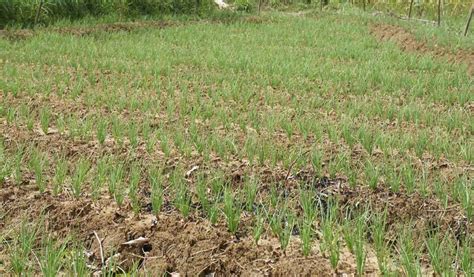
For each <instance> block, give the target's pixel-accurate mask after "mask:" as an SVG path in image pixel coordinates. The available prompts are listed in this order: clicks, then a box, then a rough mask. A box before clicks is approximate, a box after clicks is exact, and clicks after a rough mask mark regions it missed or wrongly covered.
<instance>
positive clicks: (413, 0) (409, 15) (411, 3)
mask: <svg viewBox="0 0 474 277" xmlns="http://www.w3.org/2000/svg"><path fill="white" fill-rule="evenodd" d="M413 2H415V0H411V2H410V10H409V11H408V18H411V11H412V10H413Z"/></svg>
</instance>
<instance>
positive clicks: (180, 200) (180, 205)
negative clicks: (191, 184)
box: [171, 170, 191, 217]
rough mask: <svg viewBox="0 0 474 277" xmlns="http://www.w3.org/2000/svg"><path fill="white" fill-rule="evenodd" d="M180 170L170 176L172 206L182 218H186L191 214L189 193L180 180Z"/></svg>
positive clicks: (185, 185) (183, 182) (181, 179)
mask: <svg viewBox="0 0 474 277" xmlns="http://www.w3.org/2000/svg"><path fill="white" fill-rule="evenodd" d="M182 176H183V174H182V172H181V170H175V171H174V172H173V175H172V179H171V182H172V187H173V189H174V194H175V198H174V204H175V206H176V208H177V209H178V210H179V211H180V212H181V214H182V215H183V216H184V217H188V216H189V213H190V212H191V193H190V192H189V189H188V186H187V184H186V183H185V181H184V180H183V178H182Z"/></svg>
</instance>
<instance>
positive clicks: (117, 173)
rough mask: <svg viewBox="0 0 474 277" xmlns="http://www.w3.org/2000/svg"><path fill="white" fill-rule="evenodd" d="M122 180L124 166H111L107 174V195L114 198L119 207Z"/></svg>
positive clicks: (120, 203) (121, 194) (122, 195)
mask: <svg viewBox="0 0 474 277" xmlns="http://www.w3.org/2000/svg"><path fill="white" fill-rule="evenodd" d="M123 178H124V166H123V164H122V163H116V164H113V165H112V166H111V167H110V172H109V193H110V194H111V195H112V196H113V197H114V199H115V201H116V202H117V204H118V205H119V206H121V205H122V203H123V200H124V199H123V198H124V193H123Z"/></svg>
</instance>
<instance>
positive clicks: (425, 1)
mask: <svg viewBox="0 0 474 277" xmlns="http://www.w3.org/2000/svg"><path fill="white" fill-rule="evenodd" d="M364 1H365V2H366V3H365V4H366V7H367V8H368V9H375V10H383V11H394V12H397V13H401V14H407V13H408V9H409V6H410V1H409V0H330V1H329V2H328V3H329V5H331V6H338V5H341V4H347V3H351V4H354V5H357V6H361V7H362V6H363V5H364ZM226 2H228V3H230V4H233V5H234V7H235V9H236V10H238V11H246V12H252V11H256V10H257V9H258V6H259V4H261V5H262V6H264V7H265V8H268V7H271V8H283V7H292V8H295V7H305V8H306V7H308V6H311V5H313V6H319V5H320V1H319V0H262V1H261V2H260V0H228V1H226ZM442 2H443V15H445V16H459V15H461V16H464V15H465V14H466V13H467V11H468V9H469V7H470V5H471V4H472V3H470V2H469V1H468V0H443V1H442ZM41 3H42V4H41ZM437 4H438V1H437V0H415V1H414V5H413V15H414V16H418V17H423V18H432V19H434V18H435V17H436V14H437ZM39 8H40V9H39ZM215 8H216V5H215V4H214V3H213V0H117V1H111V0H1V1H0V28H4V27H5V26H8V25H21V26H23V27H27V26H32V25H33V24H34V22H35V20H37V21H38V23H42V24H49V23H52V22H55V21H58V20H60V19H70V20H75V19H79V18H83V17H90V16H92V17H99V16H104V15H114V16H118V17H126V18H134V17H140V16H154V17H156V16H163V15H170V14H171V15H173V14H174V15H176V14H192V15H206V14H209V13H211V12H213V11H214V9H215ZM38 10H39V13H38Z"/></svg>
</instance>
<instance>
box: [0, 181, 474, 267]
mask: <svg viewBox="0 0 474 277" xmlns="http://www.w3.org/2000/svg"><path fill="white" fill-rule="evenodd" d="M311 175H312V173H310V172H305V173H300V174H297V175H295V176H292V179H291V181H289V182H288V183H287V184H286V186H285V187H284V188H282V189H285V190H286V191H287V194H288V195H289V196H290V197H291V196H292V195H294V194H296V193H298V190H297V189H296V185H295V184H296V183H294V181H296V180H298V181H303V182H305V183H306V184H307V185H308V186H313V187H315V188H316V190H317V191H319V192H320V193H321V195H328V194H331V195H334V196H336V197H338V198H339V199H340V203H341V204H342V207H343V209H342V210H345V208H348V209H350V210H356V209H357V208H358V207H363V206H364V205H370V206H371V207H372V209H374V210H377V211H381V210H384V209H387V212H388V217H387V221H388V230H389V237H388V238H387V239H389V240H391V241H392V242H393V241H394V240H396V234H395V232H396V230H397V226H398V225H400V224H406V223H408V222H412V223H413V224H414V225H415V226H416V228H414V229H415V230H420V231H422V230H426V229H427V228H441V229H443V230H447V229H452V230H454V231H455V232H456V233H457V234H458V235H459V236H464V235H465V234H466V232H469V231H468V229H469V230H470V232H472V231H473V228H472V224H469V223H467V221H466V219H465V218H464V217H463V215H462V210H461V208H460V207H458V206H456V205H451V206H449V207H448V208H443V207H442V205H441V204H440V203H439V202H438V201H436V200H433V199H424V198H422V197H421V196H420V195H418V194H412V195H408V194H406V193H404V192H400V193H391V192H390V191H389V190H388V189H385V188H380V189H376V190H370V189H369V188H367V187H358V188H355V189H352V188H350V187H349V186H348V185H347V184H346V182H345V181H344V180H342V179H335V180H331V179H328V178H313V177H309V176H311ZM274 178H275V179H277V180H278V179H280V180H281V179H284V178H285V173H284V172H281V173H280V174H277V176H274ZM25 179H29V181H25V182H24V183H23V184H22V185H21V186H17V185H13V184H11V182H10V181H9V180H7V182H6V183H5V185H4V187H3V188H2V190H1V191H0V200H1V203H2V206H1V209H2V213H1V214H4V216H3V220H2V221H1V222H0V230H3V231H2V233H4V234H5V233H6V234H8V233H9V232H10V231H12V230H14V229H15V228H17V227H18V226H19V225H20V222H21V221H22V220H25V219H27V220H28V221H30V222H35V221H36V222H38V221H40V218H43V219H44V225H45V231H46V232H47V233H49V234H51V235H52V236H54V237H59V238H64V237H66V236H70V235H74V236H75V237H77V238H78V239H79V240H80V241H82V242H83V243H84V246H85V247H86V250H87V252H88V253H89V254H90V257H89V265H90V266H92V267H95V268H97V269H99V268H100V267H101V260H102V257H101V254H100V253H101V251H100V246H102V247H103V253H104V257H103V259H104V260H106V261H107V260H109V259H115V261H116V262H118V263H119V264H120V268H121V269H123V270H124V271H127V270H129V269H130V268H131V267H132V265H133V264H134V263H139V264H140V265H141V269H142V270H143V271H144V272H148V273H156V272H166V273H168V274H171V273H173V272H179V273H180V274H183V275H200V276H205V275H207V274H212V273H216V274H221V275H255V274H257V275H266V274H270V275H311V276H316V275H317V276H333V275H334V273H335V272H334V271H333V270H332V269H331V266H330V263H329V260H328V257H326V256H324V255H323V254H322V253H321V252H320V251H319V244H318V241H315V243H314V244H313V252H312V254H311V255H310V256H309V257H304V256H303V255H302V253H301V242H300V240H299V237H298V236H297V232H296V233H295V236H293V237H292V240H291V242H290V246H289V248H288V249H287V250H286V251H282V250H281V249H280V244H279V241H278V239H277V238H275V237H274V236H273V235H270V233H271V232H270V231H269V230H267V234H266V235H264V236H263V238H262V239H261V240H260V242H259V245H258V246H257V245H255V243H254V242H253V239H252V229H251V228H252V225H253V222H252V217H251V215H249V214H247V213H244V214H243V217H242V222H241V226H240V229H241V231H239V233H238V234H237V236H233V235H231V234H230V233H229V232H228V231H227V228H226V225H225V222H223V221H222V220H221V221H220V222H219V223H218V224H217V225H211V224H210V223H209V222H208V221H207V220H206V219H204V218H203V217H201V215H200V212H199V211H196V212H195V213H193V214H192V215H191V216H190V217H189V218H187V219H185V218H183V217H182V216H181V215H180V214H179V212H178V211H176V210H175V209H174V208H173V207H172V206H171V204H170V200H169V199H168V200H166V202H165V203H164V208H163V211H162V213H160V215H158V216H155V215H153V214H152V213H151V211H150V203H149V192H148V191H147V188H146V187H145V188H143V190H142V191H141V205H142V211H141V212H140V214H138V215H135V214H134V213H133V212H132V210H131V208H130V204H129V203H127V202H125V204H124V205H123V206H121V207H119V206H117V204H116V203H115V201H114V200H113V199H111V198H110V197H109V196H108V193H107V191H106V190H104V191H103V193H101V198H100V199H99V200H97V201H95V202H94V201H92V200H91V197H90V195H88V194H85V195H83V196H81V198H79V199H74V198H72V197H71V195H69V194H68V193H67V192H65V193H62V194H61V195H58V196H52V195H51V194H50V193H48V192H46V193H40V192H38V191H37V189H36V186H35V184H34V178H33V176H28V175H27V176H25ZM237 182H238V181H237ZM236 185H238V184H236ZM191 186H192V184H191ZM262 190H263V192H262V193H265V191H266V187H265V186H263V187H262ZM196 207H198V206H196ZM42 215H43V216H42ZM96 234H97V237H98V238H99V239H100V240H101V245H100V244H99V243H98V239H97V237H96ZM140 237H143V238H146V239H147V240H146V242H143V243H136V244H135V245H132V246H128V245H124V243H126V242H128V241H131V240H134V239H138V238H140ZM7 239H8V237H7ZM4 250H5V249H4ZM1 252H3V251H1V248H0V253H1ZM354 272H355V262H354V256H353V255H352V254H351V253H350V252H348V250H347V249H346V248H343V250H342V253H341V262H340V264H339V267H338V270H337V273H338V274H342V273H349V274H353V273H354ZM0 273H1V271H0ZM377 273H378V271H377V260H376V258H375V257H374V254H373V253H371V252H369V256H368V261H367V267H366V274H368V275H376V274H377Z"/></svg>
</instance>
